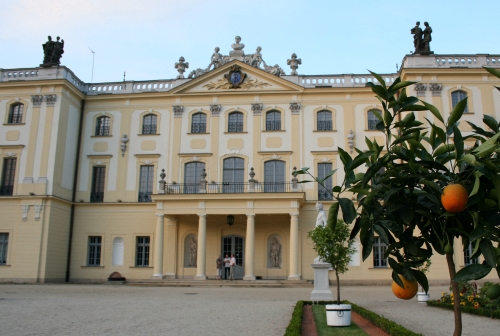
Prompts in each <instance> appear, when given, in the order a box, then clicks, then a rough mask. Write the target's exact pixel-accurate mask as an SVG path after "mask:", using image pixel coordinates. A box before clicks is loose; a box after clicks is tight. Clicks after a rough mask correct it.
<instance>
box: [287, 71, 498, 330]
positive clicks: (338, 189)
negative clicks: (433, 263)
mask: <svg viewBox="0 0 500 336" xmlns="http://www.w3.org/2000/svg"><path fill="white" fill-rule="evenodd" d="M487 70H488V71H489V72H490V73H492V74H493V75H495V76H497V77H499V78H500V71H498V70H495V69H487ZM372 74H373V76H374V77H375V78H376V79H377V81H378V84H374V83H368V84H367V86H369V87H371V89H372V91H373V93H375V95H376V98H377V99H378V100H379V101H380V103H381V105H382V107H383V108H382V110H383V111H382V113H381V114H379V113H376V112H375V115H376V117H377V118H378V120H379V122H378V124H377V126H376V127H377V130H379V131H380V132H382V133H384V135H385V143H384V144H378V143H377V142H376V141H370V140H369V139H368V138H366V139H365V141H366V145H367V147H368V150H367V151H361V150H359V149H356V152H357V155H355V156H354V157H351V156H350V155H349V154H348V153H347V152H346V151H345V150H343V149H342V148H338V152H339V156H340V159H341V161H342V163H343V166H344V173H345V174H344V179H343V181H342V184H341V185H337V186H335V187H334V188H333V189H332V190H331V193H332V194H333V197H334V200H335V201H336V202H334V203H333V204H332V205H331V207H330V209H329V213H328V225H329V226H330V227H331V228H332V229H335V226H336V223H337V218H338V214H339V208H340V209H342V217H343V219H344V221H345V222H346V223H354V226H353V228H352V231H351V236H350V239H352V238H354V237H355V236H357V235H358V234H360V240H361V244H362V246H363V248H362V256H363V260H365V259H366V258H367V257H368V256H369V255H370V253H371V251H372V246H373V242H374V237H375V234H377V235H378V236H379V237H380V239H381V240H382V241H383V242H384V243H385V244H387V251H386V255H385V257H388V261H389V265H390V267H391V268H392V270H393V272H392V279H393V280H394V281H395V282H396V283H397V284H398V285H399V286H401V287H403V283H402V281H401V279H400V277H399V275H400V274H401V275H402V276H404V277H405V278H406V279H408V280H409V281H412V280H417V281H418V282H419V283H420V285H421V286H422V287H423V288H424V290H425V291H426V292H427V291H428V288H429V286H428V281H427V277H426V275H425V274H424V273H422V272H421V271H420V270H419V269H418V267H419V266H420V265H422V264H423V263H424V262H425V260H427V259H428V258H429V257H430V256H431V255H432V254H433V253H438V254H441V255H445V256H446V260H447V264H448V271H449V275H450V279H451V280H452V287H453V292H454V295H455V297H459V293H458V284H457V282H458V281H468V280H473V279H480V278H483V277H484V276H486V275H487V274H488V273H490V271H491V270H492V269H496V271H497V273H498V274H499V276H500V266H499V264H500V248H499V247H500V246H499V242H500V214H499V207H500V174H499V172H500V157H499V155H498V153H500V143H499V137H500V131H499V125H498V122H497V121H496V120H495V119H494V118H492V117H490V116H488V115H486V114H485V115H484V119H483V121H484V124H485V125H486V126H488V127H489V130H485V129H483V128H482V127H479V126H476V125H474V124H473V123H470V122H468V123H469V124H470V126H471V127H472V129H473V131H472V134H471V135H468V136H465V137H464V136H463V135H462V133H461V131H460V130H459V128H458V125H459V122H460V118H461V117H462V114H463V112H464V109H465V107H466V106H467V100H466V99H464V100H462V101H461V102H459V103H458V104H456V106H455V107H454V108H453V110H452V111H451V112H450V114H449V117H448V119H447V120H446V121H445V120H444V119H443V116H442V114H441V113H440V112H439V111H438V109H437V108H436V107H435V106H433V105H431V104H428V103H426V102H424V101H420V102H419V100H418V99H417V98H416V97H412V96H408V95H407V93H406V87H408V86H409V85H412V84H414V82H408V81H401V79H400V78H398V79H397V80H395V81H394V83H393V84H392V85H390V86H389V87H388V86H387V85H386V83H385V81H384V80H383V78H382V77H381V76H379V75H377V74H375V73H372ZM498 89H499V90H500V88H498ZM416 111H430V112H431V114H432V116H433V117H432V118H430V119H431V120H429V119H427V118H426V123H423V122H420V121H418V120H417V118H416V117H415V113H414V112H416ZM429 115H430V114H429ZM467 139H469V140H471V141H470V142H472V143H474V145H473V146H471V147H468V148H466V147H465V145H464V140H467ZM361 166H366V167H367V169H366V171H365V172H358V173H356V169H357V168H358V167H361ZM308 170H309V168H302V169H300V170H298V171H296V172H295V173H294V175H295V176H296V175H301V174H308V175H310V176H312V177H313V178H314V180H315V181H316V182H318V183H319V184H320V185H322V186H323V187H324V183H323V182H324V181H325V180H326V179H327V178H330V176H331V175H333V174H334V173H335V171H332V172H331V173H330V174H329V175H327V176H326V177H325V178H316V177H314V176H313V175H312V174H311V173H310V172H309V171H308ZM301 182H311V181H307V180H305V181H301ZM450 184H460V185H462V186H463V187H465V189H466V191H467V193H466V196H465V197H467V194H468V199H467V205H466V208H465V209H464V210H463V211H459V212H448V211H446V210H445V209H444V208H443V206H442V203H441V196H442V193H443V189H444V188H445V187H446V186H448V185H450ZM452 189H456V188H452ZM345 192H351V193H353V195H354V196H355V197H356V201H357V207H356V206H355V204H354V202H353V201H352V200H351V198H350V197H343V193H345ZM455 196H457V198H458V199H460V195H455ZM451 202H452V203H453V201H451ZM454 239H461V242H462V244H463V245H464V247H465V246H468V245H469V243H473V246H474V252H473V257H477V256H480V255H482V256H483V257H484V262H483V263H482V264H474V265H469V266H467V267H465V268H463V269H462V270H460V271H459V272H458V273H456V268H455V263H454V261H453V241H454ZM494 243H496V246H494ZM454 310H455V331H454V335H461V333H462V321H461V311H460V302H459V301H458V300H457V301H455V305H454Z"/></svg>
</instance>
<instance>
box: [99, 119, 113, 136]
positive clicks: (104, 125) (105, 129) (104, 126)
mask: <svg viewBox="0 0 500 336" xmlns="http://www.w3.org/2000/svg"><path fill="white" fill-rule="evenodd" d="M110 125H111V118H110V117H99V118H97V122H96V125H95V135H97V136H104V135H109V126H110Z"/></svg>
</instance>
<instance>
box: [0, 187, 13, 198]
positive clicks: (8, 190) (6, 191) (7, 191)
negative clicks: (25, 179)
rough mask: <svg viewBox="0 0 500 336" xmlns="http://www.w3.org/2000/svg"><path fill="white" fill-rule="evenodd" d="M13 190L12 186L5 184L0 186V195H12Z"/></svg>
mask: <svg viewBox="0 0 500 336" xmlns="http://www.w3.org/2000/svg"><path fill="white" fill-rule="evenodd" d="M13 192H14V186H10V185H6V186H1V187H0V196H12V194H13Z"/></svg>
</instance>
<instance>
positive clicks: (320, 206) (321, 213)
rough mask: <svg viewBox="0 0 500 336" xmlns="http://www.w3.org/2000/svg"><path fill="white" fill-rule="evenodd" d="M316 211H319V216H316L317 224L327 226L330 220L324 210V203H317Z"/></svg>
mask: <svg viewBox="0 0 500 336" xmlns="http://www.w3.org/2000/svg"><path fill="white" fill-rule="evenodd" d="M316 211H317V212H318V217H316V226H326V224H327V222H328V220H327V217H326V213H325V210H323V203H320V202H317V203H316Z"/></svg>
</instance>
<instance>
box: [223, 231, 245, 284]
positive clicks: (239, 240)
mask: <svg viewBox="0 0 500 336" xmlns="http://www.w3.org/2000/svg"><path fill="white" fill-rule="evenodd" d="M221 247H222V251H221V253H222V258H224V257H225V256H226V254H227V255H229V257H231V254H234V257H235V258H236V267H235V269H234V279H235V280H242V279H243V275H244V270H245V265H244V264H243V263H244V262H245V258H244V255H243V253H244V252H245V237H242V236H237V235H230V236H224V237H222V244H221Z"/></svg>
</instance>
